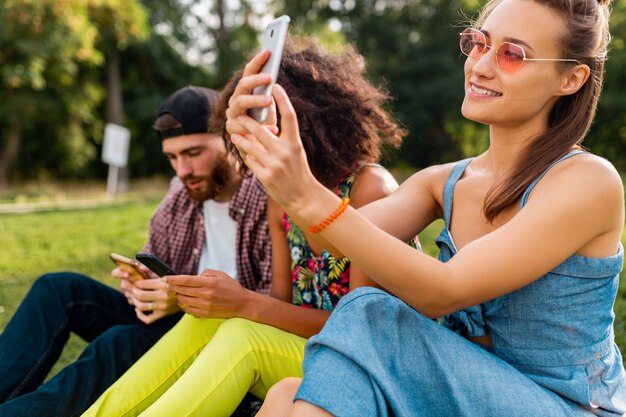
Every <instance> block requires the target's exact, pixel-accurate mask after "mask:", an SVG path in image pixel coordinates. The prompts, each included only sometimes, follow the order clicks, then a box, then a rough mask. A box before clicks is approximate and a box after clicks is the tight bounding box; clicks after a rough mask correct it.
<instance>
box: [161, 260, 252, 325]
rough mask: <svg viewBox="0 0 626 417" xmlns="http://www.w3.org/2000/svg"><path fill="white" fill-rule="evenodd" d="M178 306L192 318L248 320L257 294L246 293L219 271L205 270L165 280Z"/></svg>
mask: <svg viewBox="0 0 626 417" xmlns="http://www.w3.org/2000/svg"><path fill="white" fill-rule="evenodd" d="M164 280H165V281H166V282H167V283H168V285H169V289H170V291H173V292H175V293H176V294H177V297H178V304H179V306H180V308H182V309H183V310H184V311H185V312H186V313H189V314H191V315H193V316H195V317H212V318H231V317H244V318H248V317H247V312H248V311H249V307H250V305H251V304H252V303H251V300H252V298H253V297H254V295H255V294H256V293H254V292H252V291H250V290H247V289H245V288H243V287H242V286H241V284H239V282H237V281H236V280H234V279H233V278H231V277H229V276H228V275H227V274H225V273H224V272H222V271H216V270H213V269H205V270H204V271H203V272H202V275H176V276H168V277H164Z"/></svg>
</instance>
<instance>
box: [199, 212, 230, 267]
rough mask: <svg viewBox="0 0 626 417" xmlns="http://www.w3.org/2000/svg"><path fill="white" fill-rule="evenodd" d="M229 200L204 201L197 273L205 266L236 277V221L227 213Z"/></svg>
mask: <svg viewBox="0 0 626 417" xmlns="http://www.w3.org/2000/svg"><path fill="white" fill-rule="evenodd" d="M228 206H229V202H226V203H220V202H217V201H215V200H206V201H205V202H204V233H205V239H204V246H203V248H202V255H201V256H200V265H199V266H198V274H200V273H202V271H204V269H205V268H210V269H217V270H218V271H224V272H225V273H226V274H228V275H229V276H231V277H233V278H234V279H237V258H236V256H237V255H236V250H235V236H236V233H237V222H236V221H235V220H233V219H231V217H230V216H229V215H228Z"/></svg>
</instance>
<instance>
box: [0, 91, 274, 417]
mask: <svg viewBox="0 0 626 417" xmlns="http://www.w3.org/2000/svg"><path fill="white" fill-rule="evenodd" d="M217 98H218V93H217V92H216V91H213V90H210V89H207V88H202V87H195V86H188V87H185V88H183V89H180V90H178V91H176V92H174V93H173V94H172V95H170V96H169V97H167V98H166V99H165V100H164V101H163V102H162V103H161V105H160V106H159V109H158V111H157V116H156V120H155V123H154V128H155V130H156V132H157V136H158V138H159V139H160V143H161V146H162V149H163V153H164V154H165V155H166V156H167V158H168V159H169V161H170V164H171V166H172V168H173V169H174V171H175V173H176V177H174V178H173V180H172V181H171V183H170V187H169V191H168V193H167V195H166V196H165V198H164V199H163V201H162V202H161V204H160V205H159V207H158V208H157V210H156V212H155V213H154V215H153V216H152V219H151V220H150V228H149V239H148V242H147V243H146V245H145V246H144V248H143V250H142V251H143V252H151V253H153V254H155V255H156V256H157V257H158V258H160V259H161V260H163V261H164V262H165V263H167V264H169V265H171V266H172V267H173V269H175V270H176V271H177V272H178V273H180V274H184V275H195V274H200V273H201V272H202V271H204V270H205V269H207V268H209V269H214V270H221V271H224V272H226V273H227V274H228V275H229V276H230V277H232V278H234V279H236V280H237V281H238V282H239V283H240V284H241V285H242V286H243V287H245V288H247V289H250V290H253V291H257V292H260V293H263V294H269V292H270V282H271V250H270V247H271V246H270V240H269V231H268V227H267V208H266V206H267V195H266V193H265V191H264V189H263V187H262V186H261V185H260V183H259V182H258V180H256V178H254V177H246V178H244V177H242V176H241V174H239V171H238V170H237V167H236V166H235V161H234V160H233V158H232V157H230V156H228V155H229V153H228V152H227V151H226V146H225V143H224V140H223V138H222V133H223V132H221V131H211V128H210V127H209V118H210V117H211V113H212V107H213V105H214V104H215V103H216V101H217ZM219 129H220V128H218V130H219ZM143 272H144V274H145V275H147V276H148V277H149V278H151V279H139V277H138V274H137V273H136V272H132V270H130V269H124V268H120V267H118V268H115V269H113V271H112V272H111V275H112V276H113V277H115V278H117V279H119V281H120V290H118V289H114V288H111V287H109V286H107V285H104V284H102V283H100V282H98V281H96V280H93V279H91V278H89V277H87V276H85V275H81V274H76V273H72V272H59V273H51V274H46V275H43V276H41V277H39V278H38V279H37V280H36V281H35V283H34V284H33V286H32V287H31V289H30V291H29V292H28V294H27V295H26V297H25V298H24V300H23V301H22V303H21V305H20V307H19V308H18V310H17V311H16V313H15V315H14V316H13V318H12V319H11V321H10V322H9V324H8V325H7V327H6V329H5V330H4V332H3V333H2V334H1V335H0V375H2V378H1V379H0V415H1V416H12V417H19V416H39V417H41V416H50V417H53V416H54V417H58V416H77V415H80V414H81V413H82V412H83V411H84V410H86V409H87V408H88V407H89V405H90V404H91V403H92V402H94V401H95V400H96V398H98V396H99V395H100V394H101V393H102V392H104V391H105V390H106V389H107V388H108V387H109V385H111V384H112V383H113V382H115V381H116V380H117V379H118V378H119V377H120V376H121V375H122V374H123V373H124V372H125V371H126V370H127V369H128V368H129V367H130V366H131V365H132V364H133V363H134V362H135V361H136V360H137V359H139V357H141V356H142V355H143V354H144V353H145V352H146V351H148V349H150V347H151V346H152V345H153V344H154V343H156V341H157V340H159V338H161V336H163V335H164V334H165V333H166V332H167V331H168V330H169V329H171V328H172V327H173V326H174V324H176V322H177V321H178V320H179V319H180V317H181V316H182V312H181V309H180V306H179V305H178V302H177V298H176V295H175V294H173V293H171V292H170V291H168V288H167V284H166V283H165V282H163V281H162V280H161V279H159V277H158V276H156V275H155V274H154V273H152V272H151V271H149V270H148V269H147V268H144V269H143ZM70 332H74V333H75V334H77V335H78V336H80V337H81V338H83V339H84V340H86V341H87V342H89V344H88V346H87V347H86V348H85V350H84V351H83V352H82V354H81V355H80V357H79V358H78V359H77V360H76V361H74V362H73V363H71V364H69V365H68V366H66V367H65V368H64V369H63V370H61V371H60V372H59V373H58V374H57V375H56V376H54V377H53V378H51V379H50V380H49V381H47V382H45V383H44V379H45V377H46V375H47V374H48V372H49V371H50V369H51V368H52V366H53V365H54V363H55V362H56V361H57V359H58V358H59V356H60V354H61V352H62V350H63V347H64V346H65V343H66V342H67V339H68V337H69V335H70Z"/></svg>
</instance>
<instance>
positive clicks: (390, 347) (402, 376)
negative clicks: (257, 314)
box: [296, 287, 615, 417]
mask: <svg viewBox="0 0 626 417" xmlns="http://www.w3.org/2000/svg"><path fill="white" fill-rule="evenodd" d="M302 368H303V371H304V379H303V381H302V384H301V385H300V389H299V390H298V393H297V394H296V399H300V400H305V401H308V402H310V403H312V404H315V405H317V406H319V407H321V408H323V409H325V410H327V411H328V412H330V413H331V414H333V415H335V416H338V417H352V416H379V417H392V416H398V417H401V416H402V417H404V416H407V417H408V416H410V417H420V416H428V417H448V416H455V417H458V416H463V417H474V416H489V417H518V416H519V417H521V416H524V417H525V416H533V417H535V416H537V417H585V416H593V415H594V414H592V413H591V412H589V411H586V410H584V409H583V408H582V407H579V406H577V405H576V404H574V403H572V402H571V401H569V400H567V399H565V398H562V397H559V396H558V395H557V394H555V393H554V392H552V391H550V390H548V389H546V388H544V387H542V386H540V385H539V384H537V383H535V382H534V381H533V380H531V379H530V378H529V377H528V376H527V375H525V374H523V373H521V372H520V371H518V370H517V369H515V368H514V367H513V366H511V365H509V364H508V363H506V362H505V361H503V360H501V359H500V358H498V357H496V356H494V355H492V354H491V353H489V352H487V351H486V350H485V349H483V348H482V347H480V346H478V345H476V344H474V343H472V342H470V341H468V340H467V339H465V338H463V337H462V336H459V335H458V334H456V333H454V332H452V331H450V330H448V329H446V328H444V327H443V326H441V325H439V324H437V323H436V322H434V321H433V320H430V319H428V318H427V317H425V316H423V315H421V314H420V313H418V312H417V311H415V310H414V309H412V308H411V307H409V306H408V305H407V304H405V303H404V302H403V301H402V300H400V299H398V298H396V297H394V296H392V295H389V294H387V293H385V292H383V291H381V290H378V289H374V288H368V287H362V288H357V289H356V290H354V291H351V292H350V293H349V294H347V295H346V296H345V297H343V298H342V299H341V301H340V302H339V304H337V307H336V308H335V310H334V311H333V313H332V315H331V316H330V319H329V320H328V321H327V322H326V324H325V325H324V328H323V329H322V331H321V332H320V333H319V334H318V335H316V336H313V337H312V338H311V339H309V341H308V343H307V346H306V350H305V355H304V363H303V365H302ZM600 415H603V416H608V415H615V414H613V413H606V414H600Z"/></svg>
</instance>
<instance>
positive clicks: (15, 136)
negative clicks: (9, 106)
mask: <svg viewBox="0 0 626 417" xmlns="http://www.w3.org/2000/svg"><path fill="white" fill-rule="evenodd" d="M9 123H10V124H9V140H8V142H7V146H6V148H5V149H4V152H2V154H1V155H0V189H6V188H7V187H8V186H9V177H10V174H11V168H12V167H13V164H14V163H15V157H16V156H17V152H18V151H19V149H20V144H21V143H22V125H21V124H20V122H19V121H18V119H17V118H16V117H11V119H10V122H9Z"/></svg>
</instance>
